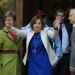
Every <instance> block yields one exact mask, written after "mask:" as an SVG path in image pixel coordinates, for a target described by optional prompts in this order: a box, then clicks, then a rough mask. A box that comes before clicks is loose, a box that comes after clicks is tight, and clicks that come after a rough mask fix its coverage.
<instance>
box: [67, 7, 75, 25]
mask: <svg viewBox="0 0 75 75" xmlns="http://www.w3.org/2000/svg"><path fill="white" fill-rule="evenodd" d="M68 19H69V20H70V23H71V24H75V8H73V9H70V12H69V18H68Z"/></svg>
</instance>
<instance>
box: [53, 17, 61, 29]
mask: <svg viewBox="0 0 75 75" xmlns="http://www.w3.org/2000/svg"><path fill="white" fill-rule="evenodd" d="M60 22H61V19H60V17H58V16H57V17H56V19H55V21H54V22H53V26H54V28H57V26H58V25H59V24H60Z"/></svg>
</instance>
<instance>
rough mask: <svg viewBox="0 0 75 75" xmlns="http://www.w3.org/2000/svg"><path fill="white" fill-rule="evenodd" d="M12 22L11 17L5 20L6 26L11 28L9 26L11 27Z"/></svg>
mask: <svg viewBox="0 0 75 75" xmlns="http://www.w3.org/2000/svg"><path fill="white" fill-rule="evenodd" d="M10 24H11V23H10V19H9V18H7V20H6V21H5V25H6V27H7V28H8V29H9V28H11V25H10Z"/></svg>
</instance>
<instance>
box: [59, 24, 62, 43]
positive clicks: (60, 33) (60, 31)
mask: <svg viewBox="0 0 75 75" xmlns="http://www.w3.org/2000/svg"><path fill="white" fill-rule="evenodd" d="M59 36H60V41H61V44H62V25H60V29H59Z"/></svg>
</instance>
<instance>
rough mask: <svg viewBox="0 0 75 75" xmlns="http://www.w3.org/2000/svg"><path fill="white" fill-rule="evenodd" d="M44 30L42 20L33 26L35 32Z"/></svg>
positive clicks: (38, 20)
mask: <svg viewBox="0 0 75 75" xmlns="http://www.w3.org/2000/svg"><path fill="white" fill-rule="evenodd" d="M41 29H42V23H41V20H40V19H37V20H36V22H35V23H34V24H33V30H34V31H35V32H40V31H41Z"/></svg>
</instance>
